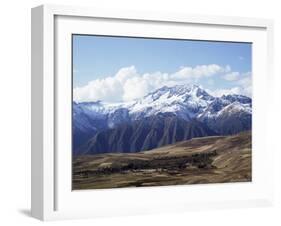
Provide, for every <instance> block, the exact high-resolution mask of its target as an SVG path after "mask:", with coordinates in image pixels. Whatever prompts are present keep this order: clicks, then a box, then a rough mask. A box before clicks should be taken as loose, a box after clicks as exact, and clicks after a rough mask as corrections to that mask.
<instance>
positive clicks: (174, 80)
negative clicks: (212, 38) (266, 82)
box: [73, 64, 249, 102]
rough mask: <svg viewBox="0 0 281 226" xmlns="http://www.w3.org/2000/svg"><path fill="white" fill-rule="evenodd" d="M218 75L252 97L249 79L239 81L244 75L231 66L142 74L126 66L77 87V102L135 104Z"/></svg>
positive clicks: (207, 66)
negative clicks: (150, 95) (167, 88)
mask: <svg viewBox="0 0 281 226" xmlns="http://www.w3.org/2000/svg"><path fill="white" fill-rule="evenodd" d="M215 75H221V76H222V77H223V76H225V78H226V80H228V81H233V80H236V81H235V82H236V84H237V87H235V89H234V88H232V91H235V92H234V93H238V94H239V93H243V94H245V95H248V93H246V92H244V88H248V86H249V84H246V82H247V81H246V80H245V81H244V82H242V80H241V82H240V80H238V77H239V78H240V77H241V76H239V75H240V73H238V72H232V71H231V68H230V66H228V65H227V66H220V65H217V64H209V65H198V66H195V67H188V66H183V67H180V68H179V70H178V71H176V72H174V73H163V72H160V71H158V72H153V73H144V74H140V73H138V71H137V69H136V67H135V66H130V67H124V68H121V69H120V70H119V71H118V72H117V73H116V74H115V75H113V76H108V77H105V78H102V79H95V80H92V81H90V82H88V84H87V85H85V86H82V87H76V88H74V91H73V96H74V101H77V102H84V101H97V100H102V101H105V102H122V101H131V100H134V99H137V98H141V97H143V96H144V95H146V94H147V93H149V92H151V91H153V90H155V89H158V88H160V87H163V86H175V85H181V84H186V83H199V81H202V80H203V79H204V78H211V77H212V76H215ZM234 77H235V79H234ZM245 78H246V77H245ZM239 82H240V83H239ZM247 85H248V86H247ZM225 92H227V91H226V90H223V93H225ZM213 93H215V94H218V93H219V90H215V91H213ZM230 93H231V92H230Z"/></svg>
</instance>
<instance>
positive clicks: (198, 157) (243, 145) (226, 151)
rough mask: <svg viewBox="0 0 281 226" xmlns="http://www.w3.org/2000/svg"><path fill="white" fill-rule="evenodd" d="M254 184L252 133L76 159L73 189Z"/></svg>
mask: <svg viewBox="0 0 281 226" xmlns="http://www.w3.org/2000/svg"><path fill="white" fill-rule="evenodd" d="M238 181H239V182H243V181H251V133H250V132H243V133H240V134H238V135H234V136H216V137H203V138H195V139H192V140H189V141H183V142H178V143H176V144H173V145H168V146H165V147H161V148H157V149H153V150H150V151H144V152H139V153H130V154H116V153H115V154H99V155H90V156H89V155H88V156H79V157H76V158H75V159H74V161H73V189H92V188H113V187H138V186H160V185H178V184H199V183H221V182H238Z"/></svg>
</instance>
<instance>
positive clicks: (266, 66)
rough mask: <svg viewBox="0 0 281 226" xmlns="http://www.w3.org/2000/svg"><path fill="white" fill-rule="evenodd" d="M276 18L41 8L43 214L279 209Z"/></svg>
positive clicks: (37, 124)
mask: <svg viewBox="0 0 281 226" xmlns="http://www.w3.org/2000/svg"><path fill="white" fill-rule="evenodd" d="M272 30H273V25H272V21H270V20H264V19H251V18H232V17H215V16H195V15H178V14H164V13H163V14H155V13H153V12H145V13H144V12H121V11H119V12H118V11H110V10H108V11H105V10H98V9H88V8H87V9H86V8H79V7H65V6H52V5H47V6H46V5H44V6H40V7H37V8H34V9H32V215H33V216H34V217H36V218H39V219H42V220H52V219H62V218H82V217H98V216H114V215H129V214H144V213H156V212H173V211H185V210H189V209H190V210H192V209H208V208H227V207H245V206H260V205H263V206H264V205H270V204H271V203H272V199H273V198H272V178H271V177H270V176H269V175H271V174H272V163H273V161H272V152H273V151H272V150H270V148H268V143H267V141H266V140H267V139H266V137H267V136H268V132H267V128H266V120H267V106H268V105H269V104H270V101H269V100H268V98H267V95H269V93H270V87H271V84H272V72H271V69H272V49H273V47H272Z"/></svg>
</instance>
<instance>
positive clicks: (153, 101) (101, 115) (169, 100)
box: [73, 85, 252, 134]
mask: <svg viewBox="0 0 281 226" xmlns="http://www.w3.org/2000/svg"><path fill="white" fill-rule="evenodd" d="M158 114H169V115H173V116H176V117H178V118H181V119H184V120H185V121H190V120H193V119H196V120H198V121H201V122H204V123H206V125H208V126H209V127H210V128H212V129H215V130H216V129H217V127H216V125H217V124H218V123H217V120H218V119H221V118H223V119H224V121H225V119H226V118H231V119H232V121H237V120H239V117H240V116H241V117H242V116H243V117H246V118H247V120H248V118H249V116H251V114H252V101H251V98H249V97H246V96H242V95H223V96H222V97H213V96H211V95H210V94H208V93H207V92H206V91H205V90H204V89H202V88H200V87H199V86H196V85H177V86H173V87H167V86H164V87H162V88H160V89H157V90H155V91H154V92H151V93H149V94H147V95H146V96H144V97H143V98H141V99H137V100H135V101H131V102H123V103H114V104H113V103H104V102H101V101H97V102H81V103H74V104H73V120H74V131H78V133H79V132H81V133H83V132H86V131H90V133H91V134H94V133H95V132H96V131H100V130H102V129H108V128H114V127H115V126H116V125H119V124H122V123H127V122H131V121H135V120H142V119H144V118H147V117H151V116H155V115H158ZM227 122H228V121H227ZM242 129H243V128H242ZM237 130H240V128H239V129H237ZM235 131H236V129H235Z"/></svg>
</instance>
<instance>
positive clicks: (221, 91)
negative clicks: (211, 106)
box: [208, 86, 242, 97]
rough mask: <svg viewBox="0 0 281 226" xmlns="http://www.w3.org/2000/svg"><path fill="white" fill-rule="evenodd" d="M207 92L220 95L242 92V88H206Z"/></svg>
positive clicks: (216, 95)
mask: <svg viewBox="0 0 281 226" xmlns="http://www.w3.org/2000/svg"><path fill="white" fill-rule="evenodd" d="M208 93H210V94H211V95H213V96H215V97H221V96H222V95H228V94H242V90H241V88H240V87H238V86H236V87H233V88H230V89H216V90H213V91H212V90H208Z"/></svg>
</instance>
